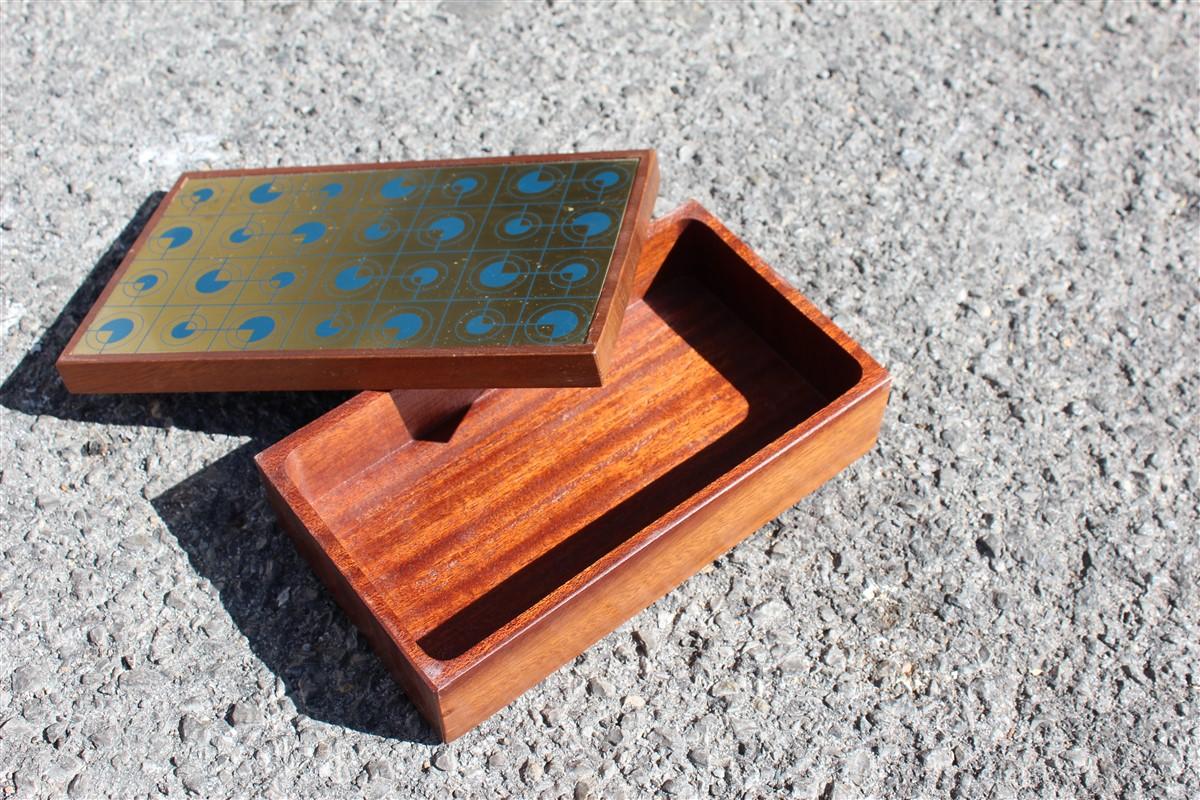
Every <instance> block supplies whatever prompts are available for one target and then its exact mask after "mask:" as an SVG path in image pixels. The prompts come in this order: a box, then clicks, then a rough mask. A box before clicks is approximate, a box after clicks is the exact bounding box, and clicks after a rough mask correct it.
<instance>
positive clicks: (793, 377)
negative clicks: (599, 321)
mask: <svg viewBox="0 0 1200 800" xmlns="http://www.w3.org/2000/svg"><path fill="white" fill-rule="evenodd" d="M632 296H633V297H634V298H636V299H635V300H634V301H633V302H632V303H631V304H630V306H629V308H628V309H627V312H626V315H625V320H624V325H623V327H622V329H621V333H620V336H619V337H618V339H617V343H616V348H615V353H614V358H613V362H612V363H613V366H612V369H611V372H610V374H609V376H608V379H607V381H606V383H605V384H604V386H603V387H601V388H594V389H562V388H558V389H488V390H483V391H472V390H444V391H438V390H417V391H395V392H391V393H375V392H367V393H363V394H360V395H358V396H356V397H355V398H353V399H351V400H350V401H348V402H347V403H345V404H344V405H342V406H340V407H339V408H337V409H335V410H334V411H332V412H330V413H329V414H327V415H326V416H324V417H322V418H320V419H318V420H316V421H315V422H313V423H312V424H310V425H308V426H307V427H305V428H303V429H301V430H300V431H297V432H296V433H294V434H292V435H291V436H289V437H287V438H286V439H284V440H283V441H281V442H279V443H278V444H276V445H274V446H272V447H270V448H268V449H267V450H265V451H263V452H262V453H260V454H259V456H258V459H257V460H258V465H259V468H260V470H261V472H262V476H263V479H264V481H265V483H266V486H267V491H268V495H269V497H270V500H271V502H272V504H273V505H274V507H275V509H276V510H277V512H278V514H279V516H280V518H281V520H282V521H283V525H284V527H285V528H286V529H287V530H288V531H289V533H290V534H291V535H292V537H293V538H294V539H295V540H296V542H297V544H298V546H299V548H300V549H301V550H302V551H303V552H304V554H305V555H306V557H307V558H308V559H309V560H310V561H311V563H312V564H313V566H314V568H315V570H316V571H317V573H318V574H319V575H320V576H321V578H322V579H323V580H324V581H325V583H326V584H327V585H328V586H329V587H330V589H331V590H332V591H333V592H334V594H335V595H336V596H337V598H338V600H339V601H340V603H341V604H342V606H343V607H344V608H345V609H346V611H347V613H349V614H350V616H351V617H352V618H353V619H354V620H355V622H356V623H357V624H358V625H359V626H360V628H361V629H362V630H363V631H364V632H365V633H366V635H367V636H368V637H369V638H370V640H371V641H372V643H373V644H374V646H375V648H376V649H377V650H378V652H379V654H380V655H381V656H382V658H383V659H384V661H385V662H387V664H388V666H389V667H390V669H391V671H392V672H393V673H394V674H395V676H396V678H397V679H398V680H399V681H400V683H401V684H402V685H403V687H404V689H405V691H406V692H407V693H408V695H409V697H410V698H412V700H413V702H414V703H415V704H416V705H417V707H418V708H419V709H420V710H421V712H422V713H423V714H424V716H425V717H426V718H427V719H428V720H429V721H430V723H431V724H432V725H433V726H434V728H436V730H437V732H438V733H439V734H440V735H441V736H442V737H443V738H444V739H446V740H451V739H454V738H456V737H458V736H461V735H462V734H464V733H466V732H467V731H469V730H471V729H472V728H473V727H474V726H476V725H478V724H479V723H480V722H481V721H483V720H485V719H486V718H488V717H489V716H490V715H492V714H494V713H495V712H496V711H498V710H499V709H501V708H503V707H504V706H505V705H507V704H508V703H510V702H511V701H512V700H513V699H515V698H516V697H518V696H519V695H520V694H521V693H522V692H524V691H525V690H527V689H529V688H530V687H531V686H533V685H534V684H536V683H538V682H539V681H541V680H542V679H543V678H544V677H546V676H547V675H549V674H550V673H551V672H553V671H554V670H555V669H557V668H558V667H559V666H561V665H562V664H564V663H565V662H567V661H569V660H571V659H572V658H574V657H575V656H576V655H578V654H579V653H580V652H582V651H583V650H584V649H585V648H587V647H588V646H589V645H591V644H592V643H593V642H595V641H597V640H598V639H600V638H601V637H602V636H604V635H605V634H607V633H609V632H610V631H612V630H613V629H614V628H616V627H617V626H618V625H620V624H621V623H622V622H624V621H625V620H627V619H628V618H630V617H631V616H633V615H634V614H636V613H638V612H639V611H641V610H642V609H643V608H645V607H646V606H648V605H649V604H651V603H653V602H654V601H655V600H657V599H658V598H660V597H661V596H662V595H664V594H665V593H666V592H668V591H670V590H671V589H673V588H674V587H676V586H678V585H679V584H680V583H681V582H682V581H684V580H685V579H687V578H688V577H689V576H690V575H692V574H693V573H695V572H696V571H697V570H699V569H700V568H701V567H703V566H704V565H705V564H707V563H709V562H710V561H712V560H713V559H714V558H716V557H717V556H719V555H720V554H721V553H723V552H724V551H726V550H727V549H729V548H730V547H732V546H733V545H734V544H736V543H737V542H739V541H740V540H741V539H743V538H744V537H746V536H747V535H749V534H750V533H752V532H753V531H754V530H756V529H757V528H758V527H759V526H761V525H762V524H763V523H765V522H767V521H768V520H770V519H772V518H773V517H775V516H776V515H778V514H779V513H780V512H782V511H783V510H785V509H786V508H788V507H789V506H790V505H792V504H794V503H795V502H796V501H797V500H799V499H800V498H801V497H803V496H804V495H806V494H807V493H809V492H811V491H813V490H814V489H816V488H817V487H818V486H820V485H821V484H822V483H823V482H824V481H826V480H828V479H829V478H831V477H832V476H833V475H835V474H836V473H837V472H838V471H840V470H841V469H842V468H844V467H845V466H846V465H848V464H849V463H850V462H852V461H853V460H855V459H856V458H858V457H859V456H860V455H862V454H863V453H865V452H866V451H867V450H869V449H870V448H871V447H872V446H873V444H874V442H875V439H876V436H877V434H878V431H879V426H880V422H881V419H882V416H883V410H884V405H885V404H886V402H887V396H888V391H889V388H890V383H891V381H890V378H889V376H888V373H887V372H886V371H885V370H884V369H883V368H882V367H881V366H880V365H879V364H877V363H876V362H875V361H874V360H872V359H871V357H870V356H868V355H867V354H866V353H865V352H864V351H863V349H862V348H861V347H859V345H858V344H856V343H855V342H854V341H853V340H852V339H850V337H848V336H847V335H846V334H845V333H843V332H842V331H841V330H839V329H838V328H837V327H835V326H834V325H833V324H832V323H831V322H830V321H829V320H828V319H827V318H826V317H825V316H823V315H822V314H821V313H820V312H819V311H817V310H816V309H815V308H814V307H813V306H812V304H811V303H809V302H808V301H807V300H806V299H805V298H804V297H802V296H801V295H800V294H798V293H797V292H796V291H794V290H793V289H791V288H790V287H789V286H788V285H787V284H786V283H784V281H783V280H782V279H781V278H779V277H778V276H777V275H776V274H775V273H774V272H773V271H772V270H771V269H770V268H769V267H767V266H766V265H765V264H763V263H762V261H760V260H759V259H758V257H757V256H755V254H754V253H753V252H751V251H750V249H749V248H748V247H747V246H746V245H745V244H743V243H742V242H741V241H739V240H738V239H737V238H736V237H735V236H734V235H733V234H731V233H730V232H729V231H728V230H727V229H726V228H725V227H724V226H723V225H721V223H720V222H718V221H717V220H716V219H715V218H713V216H712V215H711V214H709V213H708V212H707V211H705V210H704V209H703V208H701V207H700V206H699V205H697V204H695V203H690V204H688V205H685V206H683V207H682V208H680V209H678V210H676V211H675V212H673V213H672V214H670V215H669V216H667V217H665V218H663V219H660V220H658V221H656V222H655V223H654V224H653V225H652V228H651V231H650V235H649V238H648V239H647V242H646V245H645V247H644V249H643V254H642V258H641V261H640V263H639V267H638V273H637V275H636V278H635V281H634V284H633V295H632Z"/></svg>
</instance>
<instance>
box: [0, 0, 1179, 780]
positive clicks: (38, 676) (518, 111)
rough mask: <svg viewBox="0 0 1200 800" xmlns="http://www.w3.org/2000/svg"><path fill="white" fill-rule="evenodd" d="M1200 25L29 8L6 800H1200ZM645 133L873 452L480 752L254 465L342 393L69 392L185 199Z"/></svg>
mask: <svg viewBox="0 0 1200 800" xmlns="http://www.w3.org/2000/svg"><path fill="white" fill-rule="evenodd" d="M1198 16H1200V9H1198V7H1197V6H1196V5H1194V4H1173V3H1163V4H1160V5H1155V6H1151V5H1134V4H1123V3H1109V4H1105V5H1095V4H1092V5H1088V6H1084V7H1080V6H1075V5H1073V4H1065V5H1055V6H1047V5H1040V4H1039V5H1035V6H1033V7H1026V6H1024V5H1008V4H1002V5H999V6H992V5H985V4H968V5H944V6H930V5H917V4H911V5H910V4H905V5H894V6H893V5H867V4H860V5H854V6H832V5H823V4H818V5H806V4H802V5H785V4H770V5H762V6H757V7H751V6H746V5H741V4H733V3H729V4H724V5H695V4H673V5H638V6H633V5H622V6H602V5H593V4H588V5H582V4H579V5H575V4H563V3H553V4H537V5H535V4H532V3H530V4H523V5H517V6H511V7H503V6H492V5H487V4H482V3H470V4H461V5H459V4H441V5H437V4H422V5H414V6H401V7H392V6H385V5H376V4H361V5H353V6H330V5H323V4H314V5H290V4H282V3H279V4H266V3H249V4H244V5H241V4H238V5H234V4H230V5H226V6H207V5H203V4H200V3H187V4H182V3H179V4H173V5H158V6H130V5H123V4H105V5H102V6H100V5H95V6H93V5H84V4H81V3H67V2H62V3H40V4H22V3H15V2H6V3H4V4H3V5H0V66H2V70H3V83H2V88H3V96H2V101H3V114H2V121H0V147H2V154H3V164H2V175H0V243H2V261H0V270H2V272H0V291H2V297H3V305H2V307H0V311H2V314H0V337H2V341H3V356H2V361H3V363H2V364H0V378H2V379H3V381H4V382H3V385H2V387H0V437H2V438H0V454H2V455H0V470H2V472H0V509H2V511H0V513H2V515H3V521H2V524H0V555H2V558H0V796H9V795H15V796H18V797H30V798H32V797H57V796H62V795H64V794H66V795H68V796H71V797H100V796H109V797H121V798H136V797H159V796H169V797H181V796H188V795H196V796H214V797H225V796H233V797H244V796H266V797H298V796H330V797H346V796H357V795H366V796H372V797H378V796H400V797H445V796H446V795H447V794H451V795H452V796H454V797H493V796H502V795H516V796H530V797H563V796H565V797H574V798H583V797H587V796H594V797H597V798H599V797H606V798H607V797H620V796H626V797H647V796H656V795H669V796H672V797H676V796H677V797H698V796H711V797H777V796H792V797H801V798H855V797H945V796H949V797H969V798H996V799H997V800H1000V799H1002V798H1015V797H1037V798H1047V797H1120V798H1130V800H1135V799H1136V798H1162V797H1166V798H1184V797H1196V796H1198V795H1200V698H1198V697H1197V694H1198V685H1200V598H1198V594H1197V593H1198V591H1200V587H1198V585H1197V574H1198V571H1200V563H1198V554H1200V541H1198V531H1200V508H1198V507H1200V438H1198V437H1200V357H1198V355H1197V354H1198V351H1200V261H1198V258H1197V240H1198V239H1200V133H1198V125H1200V122H1198V120H1200V89H1198V84H1200V74H1198V69H1200V67H1198V63H1200V22H1198ZM644 146H653V147H656V148H657V149H658V151H659V153H660V154H661V157H662V174H663V182H662V190H661V193H660V199H659V201H658V211H659V212H665V211H667V210H669V209H670V208H672V207H673V206H675V205H676V204H678V203H679V202H681V201H683V200H684V199H686V198H689V197H695V198H698V199H699V200H700V201H701V202H702V203H704V204H705V205H706V206H707V207H708V208H710V209H711V210H712V211H713V212H715V213H716V214H717V215H718V216H719V217H720V218H721V219H722V220H724V221H725V222H726V223H727V224H728V225H729V226H730V227H731V228H732V229H733V230H734V231H735V232H737V233H739V234H740V235H741V236H743V237H744V238H745V239H746V240H747V241H748V242H749V243H750V244H751V245H752V246H753V247H755V248H756V249H757V250H758V251H759V252H760V253H761V254H762V255H763V256H764V257H765V258H766V259H767V260H768V262H770V263H772V264H773V265H775V266H776V267H777V268H778V269H779V270H780V271H781V272H782V273H783V274H784V275H786V276H787V277H788V279H789V280H791V281H792V282H793V283H794V284H795V285H796V286H797V287H799V288H800V289H801V290H802V291H803V292H804V293H806V294H807V295H808V296H809V297H810V298H811V299H812V300H813V301H814V302H815V303H816V304H817V305H818V306H819V307H821V308H822V309H824V310H826V311H827V312H828V313H829V314H830V315H831V316H832V317H833V319H834V320H835V321H836V322H837V323H839V324H840V325H841V326H843V327H844V328H845V329H846V330H847V331H849V332H850V333H851V334H852V335H853V336H855V337H856V338H858V339H859V340H860V341H861V342H862V343H863V344H864V346H865V347H866V348H867V349H868V351H870V352H871V353H872V354H873V355H875V356H876V357H877V358H878V359H879V360H880V361H882V362H883V363H884V364H885V365H886V366H888V367H889V368H890V369H891V370H892V372H893V374H894V377H895V391H894V393H893V396H892V399H891V403H890V406H889V409H888V413H887V418H886V421H885V424H884V429H883V432H882V434H881V437H880V442H879V446H878V447H877V448H876V449H875V450H874V451H873V452H871V453H870V454H869V455H868V456H866V457H865V458H863V459H862V460H860V461H859V462H858V463H856V464H855V465H854V466H853V467H851V468H850V469H848V470H847V471H846V472H844V473H843V474H841V475H840V476H838V477H837V478H835V479H834V480H833V481H831V482H830V483H829V484H828V485H827V486H825V487H824V488H823V489H821V490H820V491H819V492H817V493H816V494H814V495H813V496H811V497H809V498H808V499H806V500H804V501H803V502H801V503H799V504H798V505H797V506H795V507H794V508H793V509H791V510H789V511H787V512H786V513H784V514H783V515H782V516H781V517H780V518H779V519H777V520H775V521H774V522H771V523H769V524H768V525H766V526H765V527H764V528H763V529H762V530H760V531H759V532H757V533H756V534H755V535H754V536H753V537H752V538H751V539H749V540H748V541H746V542H745V543H744V544H742V545H741V546H739V547H737V548H736V549H735V550H734V551H733V552H732V553H730V554H729V555H727V556H725V557H723V558H721V559H720V560H719V561H717V562H716V563H715V564H713V565H712V568H711V569H708V570H706V571H705V572H703V573H702V574H700V575H698V576H696V577H695V578H693V579H692V580H690V581H688V582H687V583H686V584H685V585H684V586H682V587H680V588H679V589H677V590H676V591H674V592H672V593H671V594H670V595H668V596H667V597H666V598H664V599H663V600H661V601H660V602H658V603H657V604H656V605H654V606H652V607H651V608H650V609H649V610H647V611H646V612H645V613H643V614H641V615H640V616H638V617H636V618H635V619H634V620H632V621H631V622H630V623H628V624H626V625H625V626H623V627H622V628H620V629H619V630H618V631H616V632H615V633H613V634H612V635H611V636H609V637H607V638H606V639H604V640H603V641H602V642H600V643H599V644H598V645H596V646H595V647H593V648H592V649H590V650H589V651H587V652H586V653H585V654H584V655H582V656H580V657H579V658H578V659H577V660H576V661H575V662H573V663H572V664H570V665H568V666H567V667H566V668H564V669H562V670H560V671H559V672H558V673H556V674H555V675H554V676H552V677H551V678H549V679H548V680H546V681H545V682H544V683H543V684H541V685H540V686H538V687H537V688H535V689H533V690H531V691H530V692H528V693H527V694H526V695H525V696H523V697H522V698H521V699H520V700H518V701H517V702H516V703H514V704H513V705H512V706H511V707H509V708H508V709H506V710H504V711H503V712H501V713H499V714H498V715H496V716H495V717H493V718H492V719H491V720H489V721H488V722H487V723H486V724H484V725H482V726H481V727H480V728H479V729H478V730H476V731H474V732H472V733H471V734H469V735H467V736H465V737H463V738H462V739H460V740H459V741H457V742H455V743H453V744H451V745H449V746H443V745H439V744H437V743H436V742H435V741H433V740H432V738H431V732H430V730H429V728H428V727H426V726H425V724H424V723H423V722H422V721H421V720H420V719H419V717H418V716H417V715H416V713H415V711H414V710H413V707H412V706H411V705H410V704H409V702H408V701H407V700H406V699H405V698H404V695H403V694H402V693H401V692H400V691H399V690H398V689H397V688H396V687H395V685H394V684H393V683H392V681H391V680H390V678H389V677H388V675H387V674H386V672H385V671H384V669H383V667H382V666H381V664H380V663H379V662H378V660H377V659H376V658H375V657H374V655H373V654H372V653H371V651H370V650H369V648H368V647H367V645H366V644H365V643H364V641H363V640H362V639H361V638H360V637H359V636H358V635H357V633H356V632H355V630H354V628H353V627H352V626H351V625H350V623H349V622H348V621H347V619H346V618H345V617H344V616H343V615H342V614H341V612H340V611H339V610H338V609H337V607H336V606H335V605H334V604H333V602H332V601H331V599H330V598H329V596H328V595H327V593H326V592H325V591H324V590H323V588H322V587H321V586H320V584H319V583H318V582H317V581H316V579H315V578H314V577H313V576H312V574H311V573H310V571H309V570H308V568H307V566H306V565H305V563H304V562H303V561H302V560H301V558H300V557H299V556H298V555H297V553H296V551H295V550H294V548H293V547H292V545H291V544H290V542H289V540H288V539H287V538H286V537H285V536H284V535H283V534H282V533H281V532H280V530H279V529H278V528H277V527H276V525H275V523H274V520H273V518H272V516H271V514H270V513H269V511H268V509H267V507H266V505H265V502H264V497H263V493H262V491H261V489H260V487H259V484H258V480H257V477H256V476H255V474H254V472H253V469H252V463H251V456H252V455H253V453H255V452H256V451H257V450H259V449H261V448H262V447H264V446H266V445H267V444H269V443H271V442H273V441H275V440H277V439H278V438H280V437H281V436H283V435H284V434H286V433H288V432H289V431H291V430H294V429H295V428H297V427H299V426H300V425H302V424H303V423H305V422H307V421H308V420H310V419H312V418H314V417H315V416H317V415H318V414H320V413H321V412H323V411H324V410H326V409H328V408H330V407H332V406H333V405H335V404H336V403H337V402H339V401H340V400H342V399H343V398H344V397H345V396H344V395H337V396H330V395H304V394H292V395H283V394H280V395H269V396H249V395H226V396H205V397H186V396H157V397H138V396H130V397H72V396H69V395H68V394H67V393H66V392H65V390H64V389H63V387H62V385H61V383H60V381H59V380H58V378H57V376H56V374H55V372H54V369H53V361H54V359H55V357H56V356H57V354H58V352H59V351H60V350H61V348H62V346H63V345H64V344H65V342H66V340H67V337H68V336H69V335H70V334H71V333H72V332H73V330H74V327H75V325H76V324H77V322H78V320H79V319H80V317H81V316H82V314H83V313H84V312H85V311H86V310H87V308H88V306H89V304H90V302H91V299H92V298H94V297H95V295H96V293H97V292H98V291H99V288H100V287H101V286H102V285H103V282H104V280H105V279H106V277H107V276H108V275H109V274H111V272H112V270H113V269H114V268H115V266H116V264H117V263H118V261H119V260H120V257H121V254H122V253H123V251H124V248H126V247H127V246H128V245H129V243H130V242H131V241H132V238H133V237H134V236H135V235H136V233H137V232H138V230H140V226H141V224H142V223H143V222H144V219H145V217H146V215H147V214H148V213H149V211H150V210H152V208H153V206H154V204H155V203H156V202H157V201H158V199H160V197H161V194H160V193H161V192H162V191H163V190H165V189H166V188H168V187H169V186H170V184H171V183H172V182H173V181H174V179H175V177H176V176H177V174H178V173H179V172H181V171H183V170H186V169H203V168H208V167H214V168H230V167H243V166H269V165H275V164H308V163H336V162H346V161H354V162H372V161H379V160H400V159H416V158H441V157H454V156H464V157H465V156H471V155H480V154H498V155H502V154H508V153H512V152H522V153H524V152H545V151H573V150H590V149H601V148H626V147H644Z"/></svg>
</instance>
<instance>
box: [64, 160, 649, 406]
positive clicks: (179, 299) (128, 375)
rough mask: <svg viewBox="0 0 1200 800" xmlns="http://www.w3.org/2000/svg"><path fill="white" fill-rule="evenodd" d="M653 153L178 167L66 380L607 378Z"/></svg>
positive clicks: (78, 338)
mask: <svg viewBox="0 0 1200 800" xmlns="http://www.w3.org/2000/svg"><path fill="white" fill-rule="evenodd" d="M657 184H658V171H657V163H656V158H655V154H654V151H653V150H636V151H619V152H603V153H580V154H571V155H539V156H513V157H506V158H475V159H464V160H454V161H430V162H406V163H388V164H355V165H343V166H324V167H284V168H277V169H253V170H227V171H218V172H191V173H187V174H184V175H183V176H181V177H180V178H179V180H178V181H177V182H176V184H175V186H174V187H173V188H172V189H171V191H170V192H169V193H168V194H167V196H166V198H165V199H164V200H163V202H162V203H161V204H160V206H159V207H158V209H157V211H156V212H155V213H154V215H153V216H152V217H151V218H150V220H149V222H148V223H147V225H146V227H145V229H144V230H143V231H142V233H141V235H140V236H139V237H138V239H137V241H136V242H135V243H134V245H133V247H132V248H130V250H129V253H128V254H127V255H126V257H125V259H124V261H123V262H122V263H121V265H120V267H119V268H118V269H117V271H116V273H115V274H114V275H113V278H112V279H111V280H110V281H109V283H108V285H107V286H106V287H105V289H104V292H103V293H102V294H101V296H100V299H99V300H98V301H97V302H96V304H95V306H93V307H92V309H91V311H90V312H89V313H88V315H87V317H86V318H85V319H84V321H83V323H82V324H81V325H80V326H79V329H78V330H77V331H76V332H75V335H74V336H73V337H72V338H71V341H70V342H69V343H68V345H67V347H66V349H65V350H64V351H63V354H62V355H61V356H60V357H59V359H58V363H57V366H58V369H59V372H60V373H61V375H62V377H63V380H64V382H65V383H66V385H67V388H68V389H70V390H71V391H73V392H149V391H154V392H172V391H246V390H272V389H403V388H459V387H464V388H465V387H493V386H494V387H517V386H595V385H599V383H600V381H601V378H602V376H603V374H604V370H605V368H606V366H607V362H608V357H609V355H610V353H611V350H612V345H613V343H614V341H615V339H616V335H617V332H618V329H619V328H620V323H621V318H622V315H623V312H624V308H625V305H626V302H627V301H628V297H629V288H630V283H631V281H632V277H633V273H634V270H635V267H636V264H637V260H638V255H639V253H640V249H641V243H642V238H643V237H644V235H645V232H646V229H647V226H648V221H649V216H650V212H651V210H652V208H653V205H654V197H655V194H656V191H657Z"/></svg>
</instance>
